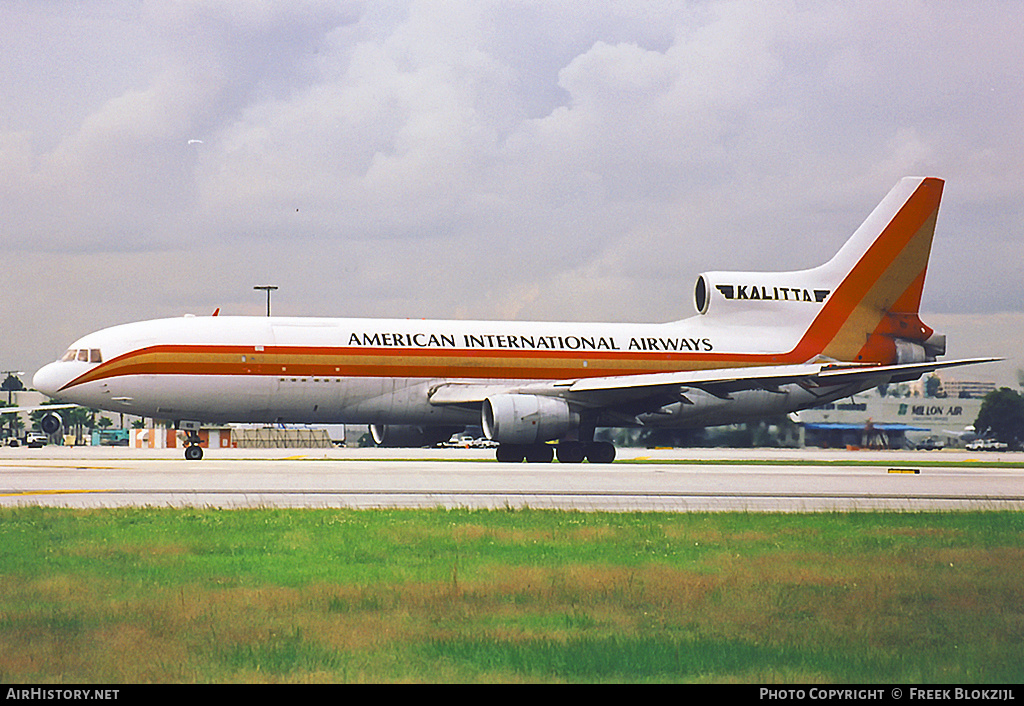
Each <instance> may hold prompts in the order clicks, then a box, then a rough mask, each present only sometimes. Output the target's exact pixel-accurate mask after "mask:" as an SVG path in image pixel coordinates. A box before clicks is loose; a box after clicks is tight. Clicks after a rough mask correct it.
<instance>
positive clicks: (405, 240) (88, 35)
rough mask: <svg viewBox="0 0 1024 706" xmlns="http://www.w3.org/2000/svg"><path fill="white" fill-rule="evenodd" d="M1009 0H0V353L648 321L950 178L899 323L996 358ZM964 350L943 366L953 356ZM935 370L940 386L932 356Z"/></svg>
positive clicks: (1017, 78) (1012, 303)
mask: <svg viewBox="0 0 1024 706" xmlns="http://www.w3.org/2000/svg"><path fill="white" fill-rule="evenodd" d="M1021 27H1024V3H1019V2H1003V1H1002V0H998V1H987V0H974V1H972V2H970V3H950V2H945V1H939V0H935V1H925V0H916V1H915V0H879V1H875V2H867V1H860V0H842V1H841V2H804V1H793V2H756V3H755V2H746V1H744V2H730V1H720V0H708V1H706V2H682V1H679V0H666V1H663V2H659V1H655V2H636V1H635V0H623V1H617V0H608V1H606V2H591V1H589V0H572V1H571V2H569V1H566V2H560V1H557V0H537V1H531V0H519V1H511V0H503V1H491V0H465V1H458V0H452V1H450V2H449V1H445V0H429V1H427V2H420V1H417V0H410V1H405V2H398V1H396V2H387V1H379V2H365V3H364V2H343V1H340V0H333V1H330V2H321V1H318V0H287V1H282V2H272V1H270V0H251V1H248V2H246V1H243V0H182V1H178V2H174V1H171V0H155V1H149V0H135V1H127V0H125V1H117V0H90V1H89V2H84V1H83V2H78V1H71V0H60V1H58V0H4V2H3V3H2V4H0V46H3V50H2V51H0V86H2V87H3V88H2V91H0V247H2V253H3V267H2V268H0V272H2V274H0V282H2V285H3V299H2V304H0V327H2V328H0V330H2V332H3V338H2V345H0V367H3V368H6V369H9V370H17V371H26V372H27V376H26V382H27V381H28V380H30V379H31V373H32V372H33V371H34V370H36V369H37V368H39V367H40V366H42V365H43V364H45V363H46V362H48V361H50V360H53V359H55V358H56V357H57V356H59V355H60V354H61V353H62V352H63V351H64V350H65V349H66V348H67V347H68V345H69V344H70V343H71V342H72V341H74V340H75V339H76V338H78V337H80V336H82V335H84V334H86V333H88V332H90V331H94V330H97V329H100V328H104V327H106V326H110V325H114V324H118V323H125V322H129V321H135V320H142V319H152V318H161V317H166V316H180V315H183V314H186V313H192V314H197V315H200V314H210V313H212V312H213V311H214V310H215V309H217V308H220V310H221V313H222V314H236V315H254V316H259V315H263V314H265V309H266V297H265V294H264V293H263V292H262V291H256V290H254V289H253V287H254V286H257V285H276V286H278V287H279V289H278V290H277V291H276V292H274V294H273V300H272V302H273V312H274V314H275V315H291V316H355V317H364V316H365V317H396V318H454V319H516V320H557V321H673V320H678V319H682V318H685V317H688V316H691V315H693V314H694V313H695V311H694V305H693V285H694V281H695V279H696V277H697V275H698V274H699V273H701V272H703V271H711V270H733V271H737V270H738V271H743V270H759V271H760V270H792V269H802V268H806V267H813V266H815V265H817V264H820V263H822V262H824V261H826V260H827V259H828V258H829V257H831V255H832V254H833V253H834V252H835V251H836V250H838V248H839V246H840V245H842V243H843V242H844V241H845V240H846V238H847V237H848V236H849V235H850V234H851V233H852V232H853V231H854V230H855V229H856V227H857V226H858V225H859V224H860V222H861V221H862V220H863V219H864V218H865V217H866V216H867V214H868V213H870V211H871V210H872V209H873V208H874V207H875V205H876V204H877V203H878V202H879V201H880V200H881V199H882V197H883V196H884V195H885V194H886V193H887V192H888V191H889V189H890V188H892V186H893V185H894V184H895V183H896V182H897V181H898V180H899V179H900V178H901V177H903V176H908V175H914V176H936V177H941V178H943V179H945V180H946V186H945V190H944V193H943V202H942V206H941V209H940V213H939V219H938V225H937V228H936V235H935V241H934V244H933V248H932V257H931V262H930V265H929V271H928V278H927V280H926V284H925V292H924V300H923V303H922V319H923V320H924V321H925V323H927V324H929V325H930V326H932V327H933V328H935V329H936V330H937V331H939V332H942V333H946V334H947V336H948V340H949V347H948V355H949V356H950V357H967V356H989V355H991V356H1000V357H1003V358H1006V361H1005V362H1003V363H998V364H991V365H987V366H978V367H976V368H972V369H963V371H962V372H961V371H958V373H957V375H956V376H959V377H960V378H962V379H991V380H996V381H997V382H999V383H1000V384H1007V385H1012V386H1016V384H1017V377H1016V370H1017V369H1018V368H1024V355H1022V345H1024V301H1022V300H1024V297H1022V296H1021V295H1022V285H1021V279H1022V272H1024V267H1022V263H1024V74H1022V72H1021V66H1022V65H1024V39H1022V38H1021V32H1020V28H1021ZM968 371H969V372H968ZM954 377H955V376H954Z"/></svg>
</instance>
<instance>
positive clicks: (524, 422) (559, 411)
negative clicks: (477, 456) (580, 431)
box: [481, 394, 580, 444]
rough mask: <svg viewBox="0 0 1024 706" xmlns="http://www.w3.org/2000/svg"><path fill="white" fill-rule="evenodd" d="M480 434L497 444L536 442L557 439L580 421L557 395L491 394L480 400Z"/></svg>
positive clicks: (576, 414) (577, 415) (578, 416)
mask: <svg viewBox="0 0 1024 706" xmlns="http://www.w3.org/2000/svg"><path fill="white" fill-rule="evenodd" d="M481 419H482V422H483V428H484V435H485V436H486V437H487V438H488V439H490V440H491V441H497V442H498V443H501V444H537V443H543V442H545V441H551V440H552V439H559V438H561V437H563V436H565V435H566V434H567V433H568V432H570V431H571V430H573V429H575V428H576V427H578V426H579V424H580V415H579V414H578V413H576V412H574V411H572V409H571V408H570V407H569V403H568V402H566V401H565V400H563V399H562V398H560V397H542V396H539V395H520V394H508V395H494V396H493V397H488V398H487V399H485V400H484V405H483V411H482V415H481Z"/></svg>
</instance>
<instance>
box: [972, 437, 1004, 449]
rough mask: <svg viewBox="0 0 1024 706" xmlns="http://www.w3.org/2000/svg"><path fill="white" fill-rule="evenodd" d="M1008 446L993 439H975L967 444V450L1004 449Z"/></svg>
mask: <svg viewBox="0 0 1024 706" xmlns="http://www.w3.org/2000/svg"><path fill="white" fill-rule="evenodd" d="M1008 448H1009V446H1008V445H1007V444H1006V443H1004V442H1002V441H996V440H995V439H975V440H974V441H972V442H971V443H969V444H967V450H968V451H1006V450H1007V449H1008Z"/></svg>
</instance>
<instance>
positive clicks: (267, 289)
mask: <svg viewBox="0 0 1024 706" xmlns="http://www.w3.org/2000/svg"><path fill="white" fill-rule="evenodd" d="M253 289H262V290H264V291H265V292H266V293H267V316H270V293H271V292H273V291H274V290H275V289H277V287H276V286H274V285H272V284H264V285H260V286H256V287H253Z"/></svg>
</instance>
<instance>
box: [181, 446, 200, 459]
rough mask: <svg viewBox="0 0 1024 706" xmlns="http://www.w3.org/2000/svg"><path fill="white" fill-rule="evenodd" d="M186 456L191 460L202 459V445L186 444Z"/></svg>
mask: <svg viewBox="0 0 1024 706" xmlns="http://www.w3.org/2000/svg"><path fill="white" fill-rule="evenodd" d="M185 458H186V459H187V460H189V461H201V460H202V458H203V447H202V446H186V447H185Z"/></svg>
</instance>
